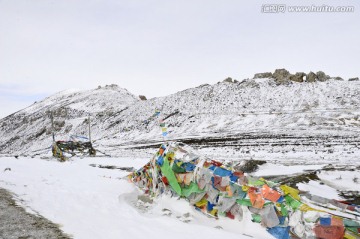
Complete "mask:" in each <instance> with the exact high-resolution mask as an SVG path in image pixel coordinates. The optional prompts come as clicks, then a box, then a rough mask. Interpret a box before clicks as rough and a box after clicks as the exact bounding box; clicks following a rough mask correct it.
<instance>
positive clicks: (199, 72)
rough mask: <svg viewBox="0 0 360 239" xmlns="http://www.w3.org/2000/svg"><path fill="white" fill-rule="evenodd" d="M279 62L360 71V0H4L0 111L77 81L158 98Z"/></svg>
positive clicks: (348, 73)
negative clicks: (304, 9)
mask: <svg viewBox="0 0 360 239" xmlns="http://www.w3.org/2000/svg"><path fill="white" fill-rule="evenodd" d="M265 3H276V4H283V3H286V4H287V5H288V6H290V5H302V6H306V5H316V6H320V5H322V4H326V5H329V6H354V7H355V11H354V12H353V13H290V12H285V13H277V14H276V13H272V14H271V13H262V12H261V6H262V5H263V4H265ZM276 68H286V69H288V70H289V71H290V72H293V73H295V72H296V71H304V72H309V71H310V70H311V71H318V70H323V71H325V72H326V73H327V74H329V75H331V76H342V77H343V78H345V79H347V78H349V77H354V76H360V3H359V1H357V0H354V1H337V0H336V1H321V0H316V1H306V0H301V1H274V0H272V1H267V2H266V1H260V0H251V1H241V0H222V1H219V0H177V1H171V0H158V1H155V0H141V1H140V0H54V1H50V0H0V118H1V117H5V116H6V115H8V114H10V113H13V112H15V111H17V110H20V109H22V108H23V107H26V106H28V105H30V104H32V103H33V102H34V101H39V100H41V99H43V98H44V97H46V96H49V95H51V94H53V93H56V92H58V91H62V90H65V89H69V88H77V89H91V88H95V87H97V86H98V85H106V84H118V85H119V86H121V87H123V88H126V89H128V90H129V91H130V92H132V93H134V94H136V95H139V94H143V95H145V96H147V97H148V98H151V97H157V96H164V95H168V94H171V93H175V92H177V91H180V90H183V89H186V88H190V87H195V86H198V85H200V84H204V83H209V84H214V83H216V82H218V81H221V80H223V79H225V78H226V77H228V76H230V77H233V78H235V79H238V80H242V79H244V78H249V77H252V76H253V75H254V73H257V72H265V71H274V69H276Z"/></svg>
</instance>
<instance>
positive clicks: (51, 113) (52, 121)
mask: <svg viewBox="0 0 360 239" xmlns="http://www.w3.org/2000/svg"><path fill="white" fill-rule="evenodd" d="M50 119H51V131H52V138H53V142H55V129H54V116H53V112H52V111H50Z"/></svg>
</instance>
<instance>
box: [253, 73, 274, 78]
mask: <svg viewBox="0 0 360 239" xmlns="http://www.w3.org/2000/svg"><path fill="white" fill-rule="evenodd" d="M272 77H273V74H272V73H271V72H264V73H257V74H255V75H254V79H262V78H272Z"/></svg>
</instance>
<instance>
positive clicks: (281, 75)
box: [273, 69, 290, 84]
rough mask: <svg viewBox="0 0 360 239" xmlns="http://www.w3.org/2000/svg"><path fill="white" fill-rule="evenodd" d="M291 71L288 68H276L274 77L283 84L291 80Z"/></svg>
mask: <svg viewBox="0 0 360 239" xmlns="http://www.w3.org/2000/svg"><path fill="white" fill-rule="evenodd" d="M289 77H290V72H289V71H288V70H286V69H276V70H275V72H274V74H273V78H275V81H276V82H277V83H279V84H283V83H286V82H288V81H289Z"/></svg>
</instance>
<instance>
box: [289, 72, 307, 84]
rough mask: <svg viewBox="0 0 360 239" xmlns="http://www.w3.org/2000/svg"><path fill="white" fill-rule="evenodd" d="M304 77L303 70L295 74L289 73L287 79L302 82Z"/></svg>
mask: <svg viewBox="0 0 360 239" xmlns="http://www.w3.org/2000/svg"><path fill="white" fill-rule="evenodd" d="M304 77H306V74H305V73H304V72H296V73H295V75H290V77H289V80H291V81H295V82H304Z"/></svg>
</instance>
